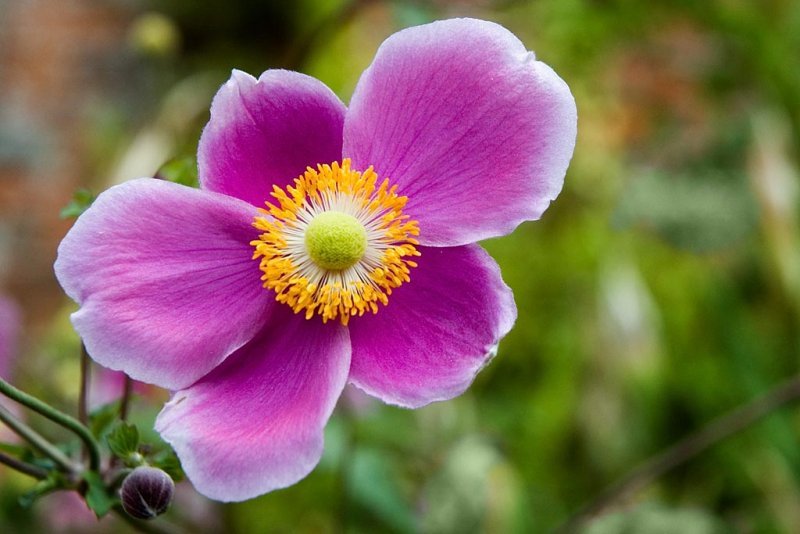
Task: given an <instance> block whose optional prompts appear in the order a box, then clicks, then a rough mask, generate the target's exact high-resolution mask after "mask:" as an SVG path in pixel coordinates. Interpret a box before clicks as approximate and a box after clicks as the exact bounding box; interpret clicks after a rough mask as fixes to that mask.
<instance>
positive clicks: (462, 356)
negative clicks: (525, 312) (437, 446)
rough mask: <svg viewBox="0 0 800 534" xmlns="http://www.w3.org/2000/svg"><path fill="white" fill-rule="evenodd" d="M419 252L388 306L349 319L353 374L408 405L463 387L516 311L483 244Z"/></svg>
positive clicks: (371, 389) (362, 384)
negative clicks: (373, 313)
mask: <svg viewBox="0 0 800 534" xmlns="http://www.w3.org/2000/svg"><path fill="white" fill-rule="evenodd" d="M420 251H421V252H422V256H420V258H419V267H417V268H416V269H413V270H412V271H411V282H409V283H407V284H404V285H402V286H400V287H399V288H397V289H396V290H395V291H394V292H393V293H392V295H391V296H390V297H389V305H388V306H387V307H386V308H383V309H381V310H379V311H378V313H377V314H375V315H370V316H364V317H357V318H354V319H353V320H352V321H351V322H350V339H351V342H352V345H353V362H352V364H351V367H350V381H351V382H352V383H353V384H355V385H356V386H358V387H359V388H361V389H363V390H364V391H366V392H367V393H369V394H370V395H373V396H375V397H378V398H379V399H382V400H383V401H384V402H388V403H391V404H397V405H399V406H404V407H408V408H417V407H419V406H423V405H425V404H428V403H430V402H434V401H439V400H446V399H450V398H453V397H455V396H457V395H460V394H461V393H463V392H464V390H466V389H467V387H468V386H469V385H470V383H472V380H473V379H474V378H475V375H476V374H477V373H478V371H479V370H480V369H481V368H482V367H483V366H484V365H486V363H487V362H488V360H489V359H490V358H491V356H492V355H493V353H494V350H495V348H496V345H497V343H498V342H499V341H500V339H501V338H502V337H503V336H505V335H506V334H507V333H508V331H509V330H511V326H512V325H513V324H514V320H515V319H516V316H517V310H516V307H515V305H514V297H513V295H512V294H511V290H510V289H509V288H508V286H506V285H505V283H504V282H503V280H502V278H501V277H500V269H499V267H498V266H497V263H495V261H494V260H493V259H492V258H491V257H490V256H489V255H488V254H487V253H486V252H485V251H484V250H483V249H482V248H481V247H479V246H478V245H466V246H462V247H454V248H428V247H420Z"/></svg>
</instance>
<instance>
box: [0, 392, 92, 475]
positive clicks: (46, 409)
mask: <svg viewBox="0 0 800 534" xmlns="http://www.w3.org/2000/svg"><path fill="white" fill-rule="evenodd" d="M0 393H2V394H3V395H5V396H6V397H8V398H10V399H13V400H15V401H17V402H19V403H20V404H22V405H23V406H27V407H28V408H30V409H31V410H33V411H35V412H37V413H39V414H41V415H43V416H45V417H46V418H48V419H50V420H51V421H53V422H54V423H57V424H59V425H61V426H63V427H64V428H66V429H68V430H71V431H72V432H73V433H75V434H76V435H77V436H78V437H79V438H80V439H81V441H83V443H84V445H86V449H87V450H88V452H89V469H91V470H92V471H97V470H98V469H99V468H100V446H99V445H98V444H97V440H95V439H94V436H92V433H91V432H89V429H88V428H86V427H85V426H83V425H82V424H81V423H80V422H79V421H78V420H77V419H75V418H74V417H71V416H69V415H67V414H65V413H64V412H61V411H59V410H56V409H55V408H53V407H52V406H50V405H49V404H46V403H44V402H42V401H40V400H39V399H37V398H36V397H33V396H31V395H28V394H27V393H25V392H24V391H20V390H19V389H17V388H15V387H14V386H12V385H11V384H9V383H8V382H6V381H5V380H3V379H2V378H0ZM9 426H10V425H9Z"/></svg>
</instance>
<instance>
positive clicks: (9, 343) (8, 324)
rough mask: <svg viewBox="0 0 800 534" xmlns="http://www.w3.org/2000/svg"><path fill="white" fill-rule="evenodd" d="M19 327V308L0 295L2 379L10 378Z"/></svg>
mask: <svg viewBox="0 0 800 534" xmlns="http://www.w3.org/2000/svg"><path fill="white" fill-rule="evenodd" d="M21 328H22V322H21V319H20V313H19V308H18V307H17V305H16V304H15V303H14V301H12V300H11V299H9V298H6V297H4V296H3V295H0V378H2V379H4V380H11V374H12V373H11V371H12V369H14V367H15V364H16V359H17V341H18V339H19V333H20V329H21Z"/></svg>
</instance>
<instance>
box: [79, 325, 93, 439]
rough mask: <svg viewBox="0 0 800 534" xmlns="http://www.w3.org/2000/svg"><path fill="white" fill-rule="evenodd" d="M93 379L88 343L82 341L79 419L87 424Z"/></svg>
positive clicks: (83, 423)
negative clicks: (87, 410)
mask: <svg viewBox="0 0 800 534" xmlns="http://www.w3.org/2000/svg"><path fill="white" fill-rule="evenodd" d="M90 379H91V368H90V363H89V353H88V352H86V345H84V344H83V342H82V341H81V387H80V391H79V393H78V421H80V422H81V424H82V425H86V422H87V421H88V420H89V418H88V417H87V413H86V406H87V404H88V398H89V380H90Z"/></svg>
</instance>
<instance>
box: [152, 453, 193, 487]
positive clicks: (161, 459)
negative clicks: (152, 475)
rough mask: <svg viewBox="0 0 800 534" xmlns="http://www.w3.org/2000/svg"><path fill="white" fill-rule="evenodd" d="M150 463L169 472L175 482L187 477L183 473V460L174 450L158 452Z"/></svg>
mask: <svg viewBox="0 0 800 534" xmlns="http://www.w3.org/2000/svg"><path fill="white" fill-rule="evenodd" d="M150 464H151V465H153V467H158V468H159V469H161V470H162V471H164V472H165V473H167V474H168V475H169V476H170V478H171V479H172V480H174V481H175V482H180V481H181V480H183V479H184V478H186V475H184V474H183V468H182V467H181V461H180V460H179V459H178V457H177V456H176V455H175V453H174V452H173V451H172V450H165V451H162V452H160V453H158V454H157V455H155V456H154V457H153V458H152V459H151V460H150Z"/></svg>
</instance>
